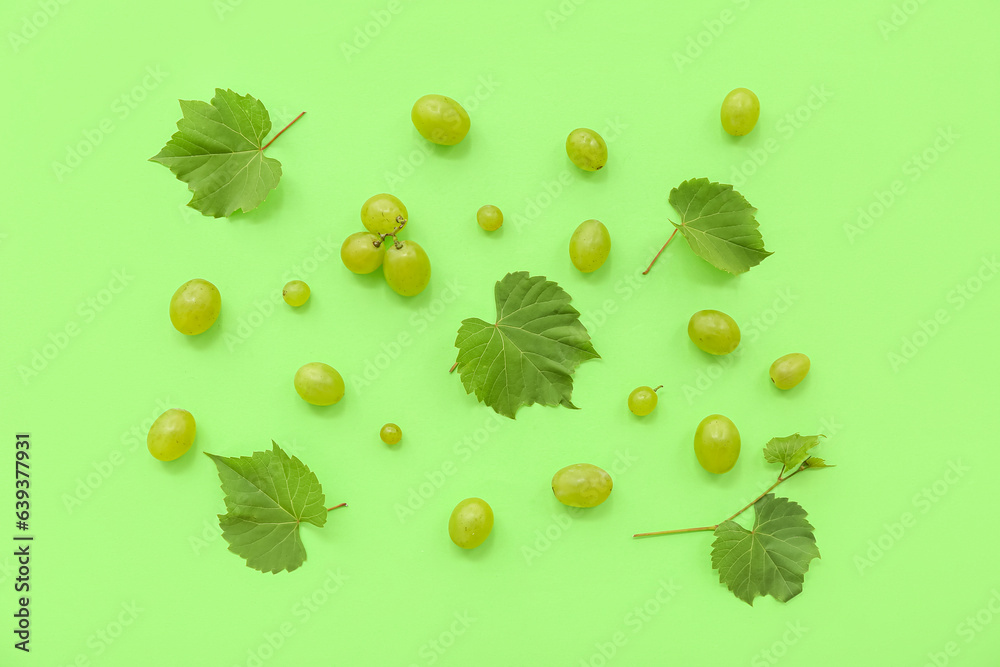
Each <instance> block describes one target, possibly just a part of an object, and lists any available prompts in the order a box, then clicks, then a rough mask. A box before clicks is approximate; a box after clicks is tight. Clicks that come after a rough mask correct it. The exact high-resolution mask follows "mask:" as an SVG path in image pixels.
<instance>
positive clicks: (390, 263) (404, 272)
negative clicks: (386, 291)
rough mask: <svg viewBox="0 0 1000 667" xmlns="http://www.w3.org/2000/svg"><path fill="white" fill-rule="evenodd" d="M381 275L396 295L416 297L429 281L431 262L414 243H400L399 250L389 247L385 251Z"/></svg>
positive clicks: (393, 246)
mask: <svg viewBox="0 0 1000 667" xmlns="http://www.w3.org/2000/svg"><path fill="white" fill-rule="evenodd" d="M382 273H383V274H384V275H385V281H386V282H387V283H389V287H391V288H392V289H393V290H395V292H396V293H397V294H401V295H402V296H416V295H417V294H420V293H421V292H423V291H424V288H425V287H427V283H429V282H430V280H431V261H430V259H428V258H427V253H426V252H424V249H423V248H421V247H420V244H418V243H417V242H416V241H401V242H400V247H399V248H397V247H396V246H395V245H390V246H389V249H388V250H386V253H385V262H383V264H382Z"/></svg>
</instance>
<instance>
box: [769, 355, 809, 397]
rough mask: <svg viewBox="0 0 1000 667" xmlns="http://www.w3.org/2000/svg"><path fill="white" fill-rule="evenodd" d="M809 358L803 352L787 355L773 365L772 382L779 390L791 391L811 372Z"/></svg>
mask: <svg viewBox="0 0 1000 667" xmlns="http://www.w3.org/2000/svg"><path fill="white" fill-rule="evenodd" d="M809 366H810V364H809V357H807V356H806V355H804V354H802V353H801V352H793V353H792V354H786V355H785V356H783V357H781V358H780V359H778V360H777V361H775V362H774V363H773V364H771V373H770V375H771V382H773V383H774V386H775V387H777V388H778V389H791V388H792V387H794V386H795V385H797V384H798V383H800V382H802V380H804V379H805V377H806V373H808V372H809Z"/></svg>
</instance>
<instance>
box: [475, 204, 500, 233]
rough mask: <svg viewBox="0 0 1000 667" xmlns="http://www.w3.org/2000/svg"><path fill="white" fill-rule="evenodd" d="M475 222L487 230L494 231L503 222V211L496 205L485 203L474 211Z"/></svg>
mask: <svg viewBox="0 0 1000 667" xmlns="http://www.w3.org/2000/svg"><path fill="white" fill-rule="evenodd" d="M476 222H478V223H479V226H480V227H482V228H483V229H485V230H486V231H488V232H495V231H496V230H498V229H500V225H502V224H503V213H501V212H500V209H498V208H497V207H496V206H493V205H491V204H487V205H486V206H484V207H482V208H481V209H479V211H478V212H477V213H476Z"/></svg>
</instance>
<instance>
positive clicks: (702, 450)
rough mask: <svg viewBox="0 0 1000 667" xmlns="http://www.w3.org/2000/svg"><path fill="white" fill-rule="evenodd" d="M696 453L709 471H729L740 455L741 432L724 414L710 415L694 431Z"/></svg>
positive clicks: (703, 466) (718, 473)
mask: <svg viewBox="0 0 1000 667" xmlns="http://www.w3.org/2000/svg"><path fill="white" fill-rule="evenodd" d="M694 455H695V456H697V457H698V463H700V464H701V467H702V468H704V469H705V470H707V471H708V472H712V473H715V474H717V475H721V474H722V473H724V472H729V471H730V470H732V467H733V466H734V465H736V459H738V458H739V457H740V432H739V431H738V430H736V424H734V423H733V422H732V421H730V420H729V418H728V417H723V416H722V415H709V416H707V417H705V418H704V419H702V420H701V423H700V424H698V428H697V430H695V432H694Z"/></svg>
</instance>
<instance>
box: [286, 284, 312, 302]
mask: <svg viewBox="0 0 1000 667" xmlns="http://www.w3.org/2000/svg"><path fill="white" fill-rule="evenodd" d="M309 294H310V291H309V285H306V284H305V283H304V282H302V281H301V280H291V281H289V282H288V283H287V284H286V285H285V289H283V290H281V298H283V299H284V300H285V303H287V304H288V305H289V306H294V307H295V308H298V307H299V306H301V305H302V304H304V303H305V302H306V301H308V300H309Z"/></svg>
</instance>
